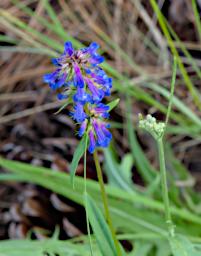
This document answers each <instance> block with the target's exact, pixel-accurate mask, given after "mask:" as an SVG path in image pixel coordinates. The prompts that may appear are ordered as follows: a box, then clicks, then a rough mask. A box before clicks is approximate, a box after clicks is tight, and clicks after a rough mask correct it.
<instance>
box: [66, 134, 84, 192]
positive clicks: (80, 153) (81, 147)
mask: <svg viewBox="0 0 201 256" xmlns="http://www.w3.org/2000/svg"><path fill="white" fill-rule="evenodd" d="M87 139H88V137H87V135H86V134H85V135H84V136H83V137H82V139H81V141H80V143H79V145H78V146H77V148H76V150H75V153H74V155H73V160H72V163H71V165H70V176H71V183H72V184H73V187H74V177H75V173H76V170H77V166H78V163H79V161H80V158H81V157H82V156H83V154H84V151H85V145H86V140H87Z"/></svg>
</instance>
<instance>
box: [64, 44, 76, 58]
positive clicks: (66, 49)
mask: <svg viewBox="0 0 201 256" xmlns="http://www.w3.org/2000/svg"><path fill="white" fill-rule="evenodd" d="M73 53H74V49H73V45H72V43H71V42H66V43H65V44H64V54H68V56H72V55H73Z"/></svg>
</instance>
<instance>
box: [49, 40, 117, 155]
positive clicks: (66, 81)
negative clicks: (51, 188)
mask: <svg viewBox="0 0 201 256" xmlns="http://www.w3.org/2000/svg"><path fill="white" fill-rule="evenodd" d="M98 48H99V45H98V44H97V43H95V42H93V43H91V44H90V45H89V46H88V47H86V48H82V49H79V50H75V49H74V48H73V46H72V43H71V42H66V43H65V45H64V52H63V54H62V55H61V56H60V57H59V58H54V59H53V60H52V62H53V64H54V65H55V66H56V67H57V68H56V70H55V71H54V72H52V73H50V74H46V75H45V76H44V82H46V83H48V84H49V86H50V88H51V89H52V90H53V91H55V92H56V93H57V97H58V99H59V100H62V99H68V100H69V101H71V102H73V110H72V111H71V112H70V116H71V118H72V119H73V120H74V121H75V122H76V123H78V124H79V125H80V128H79V131H78V134H79V136H80V137H82V136H83V135H84V134H85V133H88V135H89V147H88V151H89V152H90V153H91V154H92V153H94V150H95V149H96V148H97V147H107V146H108V145H109V143H110V141H111V139H112V134H111V133H110V131H109V130H108V128H109V127H110V126H109V124H108V122H107V119H108V117H109V113H108V112H109V106H107V105H105V104H103V103H102V100H103V99H104V97H105V96H109V95H110V91H111V88H112V78H110V77H108V76H107V74H106V73H105V71H104V70H103V69H102V68H101V67H100V66H99V64H101V63H102V62H103V61H104V58H103V57H102V56H101V55H99V54H98V53H97V49H98Z"/></svg>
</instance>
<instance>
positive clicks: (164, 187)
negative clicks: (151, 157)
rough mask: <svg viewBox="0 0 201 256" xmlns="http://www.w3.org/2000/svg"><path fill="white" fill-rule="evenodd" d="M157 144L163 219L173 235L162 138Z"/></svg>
mask: <svg viewBox="0 0 201 256" xmlns="http://www.w3.org/2000/svg"><path fill="white" fill-rule="evenodd" d="M157 144H158V153H159V163H160V173H161V187H162V196H163V202H164V208H165V220H166V223H167V225H168V231H169V234H170V236H174V225H173V223H172V218H171V212H170V202H169V196H168V186H167V177H166V167H165V156H164V147H163V139H162V138H158V139H157Z"/></svg>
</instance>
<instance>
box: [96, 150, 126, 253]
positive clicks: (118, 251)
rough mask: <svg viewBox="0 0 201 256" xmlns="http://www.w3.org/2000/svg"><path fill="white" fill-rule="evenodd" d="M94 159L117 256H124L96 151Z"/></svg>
mask: <svg viewBox="0 0 201 256" xmlns="http://www.w3.org/2000/svg"><path fill="white" fill-rule="evenodd" d="M93 157H94V162H95V166H96V171H97V176H98V182H99V185H100V189H101V196H102V200H103V205H104V210H105V217H106V220H107V222H108V225H109V228H110V231H111V234H112V238H113V241H114V244H115V247H116V251H117V256H121V255H122V254H121V248H120V246H119V242H118V240H117V238H116V235H115V231H114V227H113V224H112V219H111V216H110V212H109V206H108V199H107V195H106V192H105V186H104V181H103V176H102V171H101V167H100V163H99V160H98V155H97V151H96V150H95V151H94V154H93Z"/></svg>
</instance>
